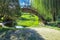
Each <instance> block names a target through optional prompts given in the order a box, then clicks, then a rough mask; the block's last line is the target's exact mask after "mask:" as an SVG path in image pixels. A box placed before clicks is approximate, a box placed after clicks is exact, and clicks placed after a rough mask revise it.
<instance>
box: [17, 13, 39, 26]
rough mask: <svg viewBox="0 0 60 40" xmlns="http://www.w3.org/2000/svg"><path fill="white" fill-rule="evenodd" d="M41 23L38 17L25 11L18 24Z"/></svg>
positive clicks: (30, 24)
mask: <svg viewBox="0 0 60 40" xmlns="http://www.w3.org/2000/svg"><path fill="white" fill-rule="evenodd" d="M38 24H39V21H38V17H37V16H36V15H33V14H30V13H23V14H22V16H21V17H20V19H19V20H17V25H18V26H20V25H21V26H37V25H38Z"/></svg>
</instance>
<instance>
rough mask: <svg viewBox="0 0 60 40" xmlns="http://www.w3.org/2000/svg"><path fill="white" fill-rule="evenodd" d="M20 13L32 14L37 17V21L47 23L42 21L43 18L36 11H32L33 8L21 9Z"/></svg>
mask: <svg viewBox="0 0 60 40" xmlns="http://www.w3.org/2000/svg"><path fill="white" fill-rule="evenodd" d="M21 11H22V12H28V13H32V14H34V15H36V16H38V17H39V20H42V22H43V23H44V24H47V22H46V20H45V19H44V17H43V16H42V15H40V13H38V12H37V10H36V9H33V8H21Z"/></svg>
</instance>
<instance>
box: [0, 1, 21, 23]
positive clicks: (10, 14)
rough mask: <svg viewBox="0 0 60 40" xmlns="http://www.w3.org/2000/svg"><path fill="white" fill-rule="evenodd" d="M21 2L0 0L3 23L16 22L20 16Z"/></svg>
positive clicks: (0, 14) (0, 13)
mask: <svg viewBox="0 0 60 40" xmlns="http://www.w3.org/2000/svg"><path fill="white" fill-rule="evenodd" d="M20 14H21V13H20V5H19V0H0V16H1V17H3V21H4V22H7V21H9V20H13V21H15V20H16V18H17V17H19V16H20Z"/></svg>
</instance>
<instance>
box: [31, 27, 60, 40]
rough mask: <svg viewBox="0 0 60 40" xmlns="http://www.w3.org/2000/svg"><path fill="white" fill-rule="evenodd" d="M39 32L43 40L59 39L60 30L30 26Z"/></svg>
mask: <svg viewBox="0 0 60 40" xmlns="http://www.w3.org/2000/svg"><path fill="white" fill-rule="evenodd" d="M31 29H33V30H35V31H37V33H39V34H40V35H41V36H42V37H43V38H44V39H45V40H60V31H58V30H54V29H50V28H31Z"/></svg>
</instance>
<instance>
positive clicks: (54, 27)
mask: <svg viewBox="0 0 60 40" xmlns="http://www.w3.org/2000/svg"><path fill="white" fill-rule="evenodd" d="M46 27H47V28H51V29H55V30H59V31H60V28H59V27H57V26H47V25H46Z"/></svg>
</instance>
